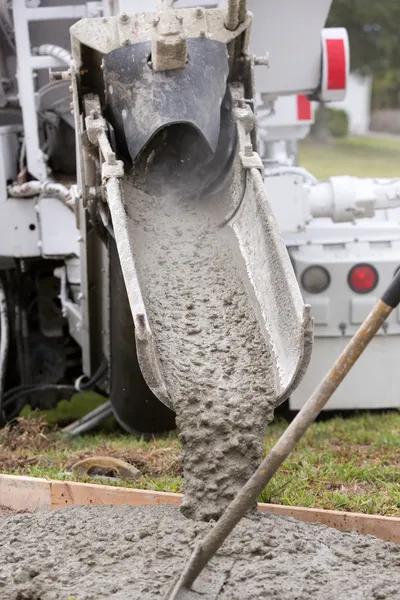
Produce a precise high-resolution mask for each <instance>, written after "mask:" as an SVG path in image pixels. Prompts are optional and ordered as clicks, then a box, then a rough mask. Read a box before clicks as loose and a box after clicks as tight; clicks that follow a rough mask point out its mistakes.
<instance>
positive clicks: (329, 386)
mask: <svg viewBox="0 0 400 600" xmlns="http://www.w3.org/2000/svg"><path fill="white" fill-rule="evenodd" d="M383 300H385V301H383ZM383 300H379V301H378V303H377V304H376V306H375V307H374V309H373V310H372V312H371V313H370V315H369V316H368V317H367V319H366V320H365V321H364V323H363V324H362V325H361V327H360V329H359V330H358V332H357V333H356V334H355V335H354V337H353V338H352V339H351V340H350V342H349V343H348V344H347V346H346V348H345V349H344V350H343V352H342V354H341V355H340V356H339V358H338V360H337V361H336V363H335V364H334V365H333V367H332V368H331V369H330V371H329V372H328V373H327V374H326V376H325V377H324V379H323V380H322V382H321V383H320V384H319V386H318V387H317V389H316V390H315V391H314V393H313V394H312V396H311V397H310V398H309V399H308V401H307V402H306V404H305V405H304V406H303V408H302V409H301V411H300V412H299V414H298V415H297V416H296V418H295V419H294V420H293V421H292V423H291V424H290V425H289V427H288V428H287V429H286V431H285V432H284V433H283V435H282V436H281V437H280V438H279V440H278V442H277V443H276V444H275V446H274V447H273V448H272V450H271V451H270V452H269V453H268V454H267V456H266V457H265V458H264V460H263V461H262V463H261V465H260V466H259V467H258V469H257V471H256V472H255V473H254V474H253V475H252V477H251V478H250V479H249V480H248V482H247V483H246V485H245V486H244V487H243V488H242V490H241V491H240V492H239V493H238V495H237V496H236V497H235V498H234V500H233V501H232V502H231V504H230V505H229V506H228V508H227V509H226V511H225V512H224V514H223V515H222V517H221V518H220V519H219V521H218V522H217V523H216V525H215V526H214V527H213V529H212V530H211V531H210V532H209V533H208V534H207V535H206V537H205V539H204V540H203V541H202V542H201V544H200V545H199V546H198V547H197V548H196V550H195V551H194V553H193V555H192V557H191V558H190V560H189V562H188V564H187V566H186V568H185V570H184V571H183V573H182V575H181V577H180V579H179V581H178V582H177V584H176V586H175V588H174V589H173V591H172V594H171V595H170V596H169V598H170V600H173V598H177V597H178V594H179V591H180V590H182V589H189V588H190V587H191V585H192V584H193V582H194V581H195V580H196V579H197V577H198V576H199V575H200V573H201V572H202V570H203V569H204V567H205V566H206V565H207V563H208V562H209V561H210V559H211V558H212V557H213V556H214V554H215V553H216V552H217V550H218V549H219V548H220V546H221V545H222V544H223V542H224V540H225V539H226V538H227V537H228V535H229V534H230V533H231V531H232V530H233V528H234V527H235V526H236V525H237V523H238V522H239V521H240V519H241V518H242V517H243V516H244V515H245V514H246V512H247V511H248V510H249V509H250V508H251V507H252V506H253V504H254V503H255V502H256V501H257V498H258V495H259V494H260V492H261V491H262V490H263V489H264V488H265V486H266V485H267V483H268V482H269V481H270V480H271V478H272V477H273V475H274V474H275V473H276V471H277V470H278V468H279V467H280V465H281V464H282V463H283V462H284V461H285V460H286V458H287V457H288V455H289V454H290V452H291V451H292V450H293V448H294V447H295V446H296V444H297V442H298V441H299V440H300V439H301V438H302V436H303V435H304V434H305V432H306V431H307V429H308V428H309V426H310V425H311V424H312V423H313V422H314V421H315V419H316V418H317V416H318V415H319V413H320V412H321V410H322V408H323V407H324V406H325V404H326V403H327V402H328V400H329V398H330V397H331V396H332V394H333V393H334V391H335V390H336V388H337V387H338V386H339V384H340V383H341V382H342V381H343V379H344V378H345V376H346V375H347V373H348V372H349V371H350V369H351V368H352V366H353V365H354V364H355V362H356V361H357V359H358V358H359V357H360V355H361V354H362V352H363V351H364V350H365V348H366V347H367V345H368V344H369V342H370V341H371V340H372V339H373V337H374V336H375V334H376V333H377V332H378V331H379V329H380V328H381V327H382V325H383V323H384V322H385V320H386V319H387V318H388V316H389V315H390V313H391V312H392V310H393V308H395V306H397V305H398V303H399V300H400V272H399V273H398V274H397V275H396V277H395V279H394V280H393V282H392V284H391V286H390V287H389V289H388V290H387V292H385V294H384V296H383Z"/></svg>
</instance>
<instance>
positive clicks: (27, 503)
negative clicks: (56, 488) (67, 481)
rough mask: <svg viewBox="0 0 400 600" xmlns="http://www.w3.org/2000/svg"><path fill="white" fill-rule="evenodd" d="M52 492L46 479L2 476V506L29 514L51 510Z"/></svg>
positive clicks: (0, 489)
mask: <svg viewBox="0 0 400 600" xmlns="http://www.w3.org/2000/svg"><path fill="white" fill-rule="evenodd" d="M50 490H51V483H50V481H46V479H39V478H36V477H23V476H17V475H0V506H5V507H7V508H10V509H12V510H21V511H28V512H35V511H37V510H50V508H51V494H50Z"/></svg>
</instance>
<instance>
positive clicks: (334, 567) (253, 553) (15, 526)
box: [0, 506, 400, 600]
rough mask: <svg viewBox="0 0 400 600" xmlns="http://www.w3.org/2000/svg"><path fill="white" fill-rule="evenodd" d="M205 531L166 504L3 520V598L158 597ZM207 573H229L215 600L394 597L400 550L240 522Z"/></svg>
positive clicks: (261, 519) (288, 522)
mask: <svg viewBox="0 0 400 600" xmlns="http://www.w3.org/2000/svg"><path fill="white" fill-rule="evenodd" d="M211 526H212V524H210V523H205V522H195V521H193V520H191V519H187V518H185V517H184V516H183V515H182V513H181V512H180V511H179V510H178V509H177V508H174V507H171V506H158V507H155V506H145V507H140V508H136V507H131V506H123V507H122V508H116V507H73V508H68V509H61V510H57V511H53V512H50V513H49V512H46V513H37V514H33V515H17V516H14V517H11V518H8V519H1V520H0V597H1V599H2V600H69V599H70V598H73V599H74V600H75V599H77V600H103V599H104V600H135V599H138V600H139V599H140V600H154V599H155V598H163V595H164V594H165V593H166V592H167V591H168V589H169V587H170V586H171V584H172V583H173V581H174V578H175V577H176V576H177V575H178V573H179V572H180V571H181V569H182V568H183V566H184V563H185V561H186V560H187V558H188V556H189V555H190V553H191V551H192V549H193V547H194V544H195V543H196V540H197V541H198V540H199V539H202V538H203V537H204V535H205V533H206V532H207V531H208V530H209V528H210V527H211ZM232 563H233V566H232ZM210 568H212V569H213V570H214V571H219V572H223V571H224V569H226V568H229V569H230V572H229V573H228V575H227V580H226V582H225V584H224V586H223V588H222V591H221V592H220V593H219V595H218V600H261V599H262V600H265V599H266V598H275V599H279V600H383V599H390V600H399V599H400V545H395V544H390V543H386V542H382V541H381V540H378V539H376V538H374V537H372V536H361V535H358V534H355V533H341V532H338V531H336V530H334V529H329V528H327V527H325V526H322V525H313V524H309V523H303V522H300V521H296V520H295V519H291V518H284V517H279V516H277V515H268V514H262V515H261V514H258V515H256V516H254V517H252V518H251V519H249V518H246V519H243V520H242V521H241V522H240V523H239V524H238V526H237V527H236V529H235V530H234V532H233V533H232V534H231V536H230V537H229V538H228V539H227V540H226V542H225V544H224V545H223V547H222V548H221V550H220V551H219V553H218V555H217V557H216V558H215V559H214V560H213V562H212V563H211V567H210ZM199 583H200V582H199ZM201 597H203V598H204V600H207V596H201Z"/></svg>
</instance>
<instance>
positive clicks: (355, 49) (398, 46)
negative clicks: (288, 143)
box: [313, 0, 400, 141]
mask: <svg viewBox="0 0 400 600" xmlns="http://www.w3.org/2000/svg"><path fill="white" fill-rule="evenodd" d="M399 23H400V2H399V0H333V2H332V6H331V11H330V13H329V17H328V21H327V27H345V28H346V29H347V32H348V34H349V40H350V67H351V70H352V71H358V72H359V73H361V74H372V75H374V87H373V107H374V108H382V107H388V108H393V107H394V106H399V103H400V33H399V32H400V30H399ZM313 137H314V138H317V139H318V140H319V141H324V140H325V141H326V139H327V131H326V110H324V106H323V105H320V107H319V110H318V111H317V115H316V123H315V127H314V128H313Z"/></svg>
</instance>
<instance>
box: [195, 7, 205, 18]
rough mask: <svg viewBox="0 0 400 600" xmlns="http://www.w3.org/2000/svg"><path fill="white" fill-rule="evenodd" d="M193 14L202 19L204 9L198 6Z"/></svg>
mask: <svg viewBox="0 0 400 600" xmlns="http://www.w3.org/2000/svg"><path fill="white" fill-rule="evenodd" d="M194 14H195V16H196V17H197V18H198V19H201V18H202V17H204V9H203V8H201V7H200V6H198V7H197V8H196V10H195V11H194Z"/></svg>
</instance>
